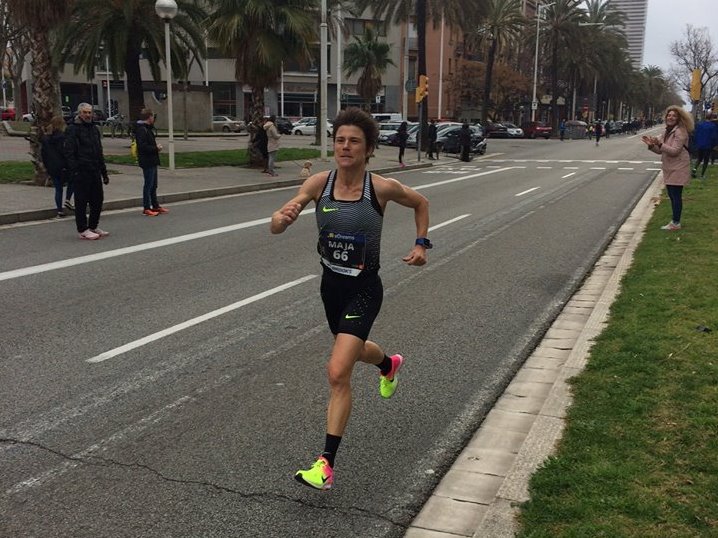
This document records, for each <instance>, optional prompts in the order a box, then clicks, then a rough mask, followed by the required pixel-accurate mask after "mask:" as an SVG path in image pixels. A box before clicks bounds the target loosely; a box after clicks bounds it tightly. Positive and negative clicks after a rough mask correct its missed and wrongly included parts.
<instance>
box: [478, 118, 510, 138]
mask: <svg viewBox="0 0 718 538" xmlns="http://www.w3.org/2000/svg"><path fill="white" fill-rule="evenodd" d="M484 133H485V135H486V138H508V137H509V130H508V129H507V128H506V127H505V126H504V124H502V123H496V122H493V121H487V122H486V125H484Z"/></svg>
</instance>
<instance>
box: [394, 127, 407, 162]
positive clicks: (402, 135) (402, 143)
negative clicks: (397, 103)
mask: <svg viewBox="0 0 718 538" xmlns="http://www.w3.org/2000/svg"><path fill="white" fill-rule="evenodd" d="M396 140H397V142H398V144H399V166H401V167H402V168H404V167H405V166H406V165H405V164H404V152H405V151H406V141H407V140H409V128H408V126H407V123H406V122H405V121H402V122H401V125H399V130H398V131H397V133H396Z"/></svg>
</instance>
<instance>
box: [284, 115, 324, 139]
mask: <svg viewBox="0 0 718 538" xmlns="http://www.w3.org/2000/svg"><path fill="white" fill-rule="evenodd" d="M300 121H301V120H300ZM316 126H317V118H312V119H311V120H309V121H307V123H304V124H301V123H295V124H294V127H293V128H292V132H293V133H294V134H295V135H314V134H316ZM326 128H327V134H328V135H329V136H330V137H331V136H332V129H333V127H332V124H331V123H329V122H328V121H327V122H326Z"/></svg>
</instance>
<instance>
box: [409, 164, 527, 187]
mask: <svg viewBox="0 0 718 538" xmlns="http://www.w3.org/2000/svg"><path fill="white" fill-rule="evenodd" d="M514 168H515V167H514V166H507V167H506V168H498V169H496V170H487V171H486V172H479V173H478V174H470V175H468V176H461V177H454V178H451V179H445V180H444V181H437V182H436V183H427V184H426V185H417V186H416V187H414V190H415V191H420V190H422V189H430V188H431V187H439V186H441V185H446V184H448V183H456V182H457V181H464V180H465V179H471V178H475V177H479V176H486V175H489V174H495V173H497V172H505V171H506V170H513V169H514Z"/></svg>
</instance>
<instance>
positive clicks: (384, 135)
mask: <svg viewBox="0 0 718 538" xmlns="http://www.w3.org/2000/svg"><path fill="white" fill-rule="evenodd" d="M400 126H401V122H400V121H389V122H385V123H380V124H379V144H389V139H390V138H392V135H394V134H396V132H397V131H398V130H399V127H400Z"/></svg>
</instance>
